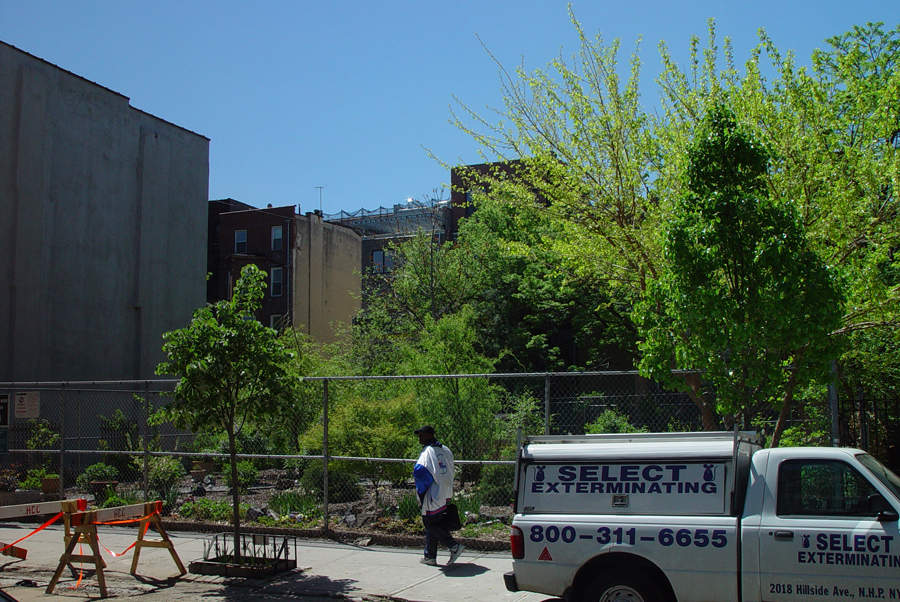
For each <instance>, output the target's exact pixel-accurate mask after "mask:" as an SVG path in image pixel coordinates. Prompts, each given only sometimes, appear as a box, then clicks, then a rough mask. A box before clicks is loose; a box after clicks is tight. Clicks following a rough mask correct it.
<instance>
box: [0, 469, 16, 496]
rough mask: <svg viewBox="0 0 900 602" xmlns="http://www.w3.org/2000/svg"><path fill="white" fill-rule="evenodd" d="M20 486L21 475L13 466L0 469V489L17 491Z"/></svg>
mask: <svg viewBox="0 0 900 602" xmlns="http://www.w3.org/2000/svg"><path fill="white" fill-rule="evenodd" d="M18 486H19V475H18V474H17V473H16V471H15V470H13V469H12V468H4V469H2V470H0V491H15V490H16V488H17V487H18Z"/></svg>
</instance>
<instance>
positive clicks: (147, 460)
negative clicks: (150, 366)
mask: <svg viewBox="0 0 900 602" xmlns="http://www.w3.org/2000/svg"><path fill="white" fill-rule="evenodd" d="M149 422H150V381H149V380H148V381H144V429H143V430H144V503H145V504H146V503H147V502H149V501H150V487H149V484H150V479H149V475H150V425H149Z"/></svg>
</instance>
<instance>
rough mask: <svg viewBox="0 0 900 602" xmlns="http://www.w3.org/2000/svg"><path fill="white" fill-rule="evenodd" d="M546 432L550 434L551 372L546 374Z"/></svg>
mask: <svg viewBox="0 0 900 602" xmlns="http://www.w3.org/2000/svg"><path fill="white" fill-rule="evenodd" d="M544 434H545V435H549V434H550V373H549V372H547V373H546V374H544Z"/></svg>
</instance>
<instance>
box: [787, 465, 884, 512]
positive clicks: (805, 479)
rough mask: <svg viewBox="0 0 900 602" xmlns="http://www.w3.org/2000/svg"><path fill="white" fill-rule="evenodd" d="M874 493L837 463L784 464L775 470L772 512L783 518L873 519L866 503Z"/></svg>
mask: <svg viewBox="0 0 900 602" xmlns="http://www.w3.org/2000/svg"><path fill="white" fill-rule="evenodd" d="M875 493H878V492H877V490H876V489H875V488H874V487H873V486H872V485H871V483H869V481H867V480H866V478H865V477H863V476H862V475H861V474H860V473H859V472H858V471H857V470H856V469H855V468H853V467H852V466H850V465H849V464H845V463H844V462H841V461H838V460H786V461H784V462H782V463H781V466H780V467H779V468H778V499H777V505H776V512H777V514H778V515H779V516H783V515H809V516H875V514H876V512H875V511H873V510H870V508H869V504H868V499H869V496H870V495H872V494H875Z"/></svg>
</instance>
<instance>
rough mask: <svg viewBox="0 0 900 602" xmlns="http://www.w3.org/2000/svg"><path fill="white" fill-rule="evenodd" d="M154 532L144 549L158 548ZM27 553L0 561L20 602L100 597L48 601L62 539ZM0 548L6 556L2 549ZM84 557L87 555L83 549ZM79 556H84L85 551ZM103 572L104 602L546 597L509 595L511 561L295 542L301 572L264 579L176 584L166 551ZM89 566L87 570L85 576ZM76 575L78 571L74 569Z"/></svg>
mask: <svg viewBox="0 0 900 602" xmlns="http://www.w3.org/2000/svg"><path fill="white" fill-rule="evenodd" d="M36 526H37V525H34V524H19V523H2V524H0V541H2V542H5V543H4V545H5V544H8V543H11V542H13V541H15V540H17V539H19V538H20V537H22V536H24V535H27V534H28V533H29V532H31V531H32V530H33V529H34V528H35V527H36ZM169 535H170V537H171V538H172V541H173V542H174V545H175V551H176V552H177V553H178V556H179V557H180V558H181V561H182V562H183V563H184V565H185V567H188V565H189V563H190V562H192V561H194V560H200V559H202V558H203V542H204V541H208V540H209V539H211V538H212V535H210V534H206V533H187V532H169ZM136 537H137V530H136V529H134V528H123V527H108V526H107V527H101V528H100V529H99V538H100V543H101V545H103V546H104V547H105V548H108V549H109V550H111V551H112V552H114V553H121V552H122V551H123V550H124V549H125V548H127V547H128V546H129V545H131V544H132V543H134V541H135V538H136ZM157 538H158V534H157V533H155V532H154V531H151V532H150V533H148V534H147V539H150V540H152V539H157ZM18 545H19V547H23V548H25V549H26V550H28V558H27V559H26V560H18V559H15V558H11V557H7V556H0V589H2V590H4V591H5V592H7V593H8V594H10V595H11V596H13V597H14V598H16V599H17V600H20V601H21V602H31V601H37V600H41V601H43V602H52V601H54V600H66V601H68V602H72V601H73V600H74V599H88V598H91V599H96V598H99V596H100V593H99V589H98V587H97V579H96V577H95V576H94V575H93V574H92V571H90V572H88V574H87V575H86V576H85V577H84V578H83V579H82V580H81V583H80V585H78V586H77V587H76V584H77V582H78V578H77V575H73V574H72V572H70V571H69V570H68V569H67V570H66V571H64V573H63V576H62V579H61V580H60V582H59V584H58V585H57V586H56V589H55V591H54V593H53V594H52V595H47V594H45V593H44V592H45V590H46V588H47V584H48V583H49V581H50V579H51V578H52V576H53V573H54V571H55V570H56V567H57V566H58V564H59V559H60V556H61V555H62V553H63V551H64V546H63V529H62V527H61V526H56V525H54V526H51V527H48V528H47V529H44V530H43V531H40V532H39V533H36V534H34V535H32V536H31V537H29V538H28V539H26V540H25V541H23V542H22V543H20V544H18ZM0 547H2V546H0ZM85 547H86V546H85ZM84 553H88V552H87V550H85V552H84ZM102 554H103V559H104V560H105V561H106V563H107V568H106V569H105V571H104V575H105V576H106V581H107V589H108V592H109V596H110V597H122V596H132V595H147V596H150V598H159V600H160V602H162V600H165V601H166V602H168V601H169V600H184V601H189V600H193V601H200V600H203V601H204V602H205V601H208V600H238V599H241V600H243V599H247V598H252V599H254V600H277V599H281V598H288V597H290V598H297V597H303V599H304V600H307V601H310V602H312V601H315V600H323V601H325V600H331V601H333V600H335V599H349V600H370V601H377V600H392V601H403V600H408V601H416V602H476V601H477V602H492V601H498V602H499V601H503V602H541V601H547V600H548V598H547V596H542V595H538V594H526V593H512V592H508V591H506V588H505V587H504V585H503V573H504V572H506V571H508V570H510V567H511V565H512V562H511V560H510V558H509V553H508V552H503V553H498V552H476V551H470V550H466V551H465V552H464V553H463V555H462V556H461V557H460V558H459V560H457V562H456V564H454V565H453V566H451V567H445V566H437V567H434V566H426V565H423V564H420V563H419V559H420V558H421V557H422V552H421V550H412V549H402V548H386V547H379V546H371V547H361V546H355V545H352V544H346V543H336V542H333V541H326V540H309V539H298V547H297V569H295V570H293V571H290V572H287V573H282V574H281V575H277V576H275V577H272V578H270V579H259V580H249V579H225V578H222V577H209V576H203V575H192V574H190V573H189V574H187V575H184V576H182V577H178V569H177V568H176V566H175V563H174V561H173V560H172V557H171V556H170V554H169V552H168V551H167V550H165V549H159V548H145V549H144V550H143V551H142V552H141V555H140V560H139V564H138V567H137V575H131V574H130V573H129V570H130V569H131V561H132V555H133V551H129V552H128V553H126V554H124V555H122V556H118V557H112V556H111V555H110V554H107V553H106V552H105V551H103V552H102ZM447 559H448V553H447V551H446V550H443V549H442V550H440V551H439V553H438V562H439V563H443V562H446V561H447ZM87 566H91V567H92V565H85V567H87ZM76 568H78V567H76Z"/></svg>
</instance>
